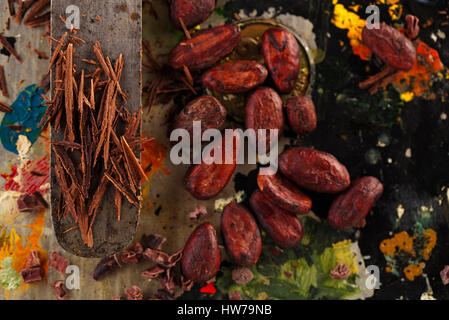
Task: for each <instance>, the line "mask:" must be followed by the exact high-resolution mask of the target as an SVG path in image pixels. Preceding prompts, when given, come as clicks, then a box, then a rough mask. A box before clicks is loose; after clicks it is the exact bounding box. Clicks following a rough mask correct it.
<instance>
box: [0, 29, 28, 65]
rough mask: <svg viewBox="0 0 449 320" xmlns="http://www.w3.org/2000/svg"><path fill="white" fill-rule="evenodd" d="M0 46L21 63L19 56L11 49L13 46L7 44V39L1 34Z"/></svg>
mask: <svg viewBox="0 0 449 320" xmlns="http://www.w3.org/2000/svg"><path fill="white" fill-rule="evenodd" d="M0 44H1V45H2V46H3V48H5V49H6V51H8V52H9V53H10V54H12V55H13V57H14V58H16V59H17V61H19V62H20V63H23V60H22V58H21V57H20V56H19V54H18V53H17V52H16V50H15V49H14V48H13V46H12V45H11V44H10V43H9V41H8V39H6V38H5V36H4V35H3V33H0Z"/></svg>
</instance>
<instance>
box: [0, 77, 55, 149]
mask: <svg viewBox="0 0 449 320" xmlns="http://www.w3.org/2000/svg"><path fill="white" fill-rule="evenodd" d="M44 93H45V92H44V90H42V89H40V88H39V87H38V86H37V85H35V84H33V85H31V86H29V87H27V88H25V90H23V91H22V92H20V94H19V96H18V98H17V99H16V101H15V102H14V103H13V104H12V106H11V107H12V109H13V111H12V112H10V113H8V114H6V115H5V116H4V117H3V121H2V124H1V126H0V139H1V142H2V144H3V147H4V148H5V149H6V150H8V151H11V152H14V153H15V154H18V151H17V146H16V143H17V140H18V138H19V136H20V135H24V136H26V137H27V138H28V140H29V141H30V142H31V143H32V144H33V143H34V142H36V140H37V139H38V138H39V135H40V132H41V127H38V125H39V123H40V121H41V119H42V117H43V116H44V114H45V111H46V110H47V106H45V105H44V103H45V100H44V98H43V97H42V95H43V94H44ZM11 125H17V126H20V130H12V129H10V128H9V127H8V126H11Z"/></svg>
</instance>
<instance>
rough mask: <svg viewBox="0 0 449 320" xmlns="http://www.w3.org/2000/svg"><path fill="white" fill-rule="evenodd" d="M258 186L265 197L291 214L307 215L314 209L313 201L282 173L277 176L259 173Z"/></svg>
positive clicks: (272, 173)
mask: <svg viewBox="0 0 449 320" xmlns="http://www.w3.org/2000/svg"><path fill="white" fill-rule="evenodd" d="M268 170H271V169H268ZM271 171H272V170H271ZM257 184H258V186H259V189H260V191H262V193H263V194H264V196H265V197H267V198H268V199H269V200H271V201H272V202H273V203H274V204H276V205H277V206H278V207H280V208H282V209H284V210H287V211H288V212H290V213H293V214H307V213H309V211H310V209H312V200H311V199H310V198H309V197H308V196H306V195H305V194H304V193H303V192H301V190H299V189H298V187H296V186H295V185H294V184H293V183H291V182H290V181H288V180H287V179H286V178H284V177H283V176H282V175H281V174H280V173H276V174H275V173H274V171H272V172H271V175H263V174H261V173H259V175H258V177H257Z"/></svg>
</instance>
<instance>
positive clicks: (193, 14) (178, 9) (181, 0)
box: [170, 0, 215, 29]
mask: <svg viewBox="0 0 449 320" xmlns="http://www.w3.org/2000/svg"><path fill="white" fill-rule="evenodd" d="M214 9H215V0H194V1H192V0H172V2H171V5H170V14H171V19H172V21H173V23H174V24H175V26H176V27H178V28H180V29H181V28H182V26H181V23H180V19H182V21H183V22H184V25H185V26H186V27H187V28H190V27H194V26H196V25H198V24H200V23H202V22H204V21H205V20H206V19H207V18H208V17H209V16H210V14H211V13H212V11H214Z"/></svg>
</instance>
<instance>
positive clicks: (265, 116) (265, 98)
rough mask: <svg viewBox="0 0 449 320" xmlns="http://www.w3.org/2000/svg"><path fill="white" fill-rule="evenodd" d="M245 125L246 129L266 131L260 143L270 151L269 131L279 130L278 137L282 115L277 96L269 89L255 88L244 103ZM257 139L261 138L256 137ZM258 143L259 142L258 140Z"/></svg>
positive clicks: (280, 103) (279, 98)
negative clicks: (264, 144)
mask: <svg viewBox="0 0 449 320" xmlns="http://www.w3.org/2000/svg"><path fill="white" fill-rule="evenodd" d="M245 125H246V128H247V129H254V130H256V133H257V130H259V129H266V130H267V134H266V137H263V138H262V139H263V140H264V141H262V142H261V143H264V142H265V143H266V146H267V147H266V148H267V151H268V150H270V149H271V143H272V141H270V131H269V129H277V130H279V136H280V135H281V134H282V131H283V129H284V113H283V110H282V100H281V97H280V96H279V94H277V92H276V91H274V90H273V89H271V88H268V87H260V88H257V89H256V90H255V91H254V92H253V93H251V95H250V96H249V97H248V101H247V102H246V115H245ZM258 139H261V137H260V136H259V135H258ZM258 141H259V140H258Z"/></svg>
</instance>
